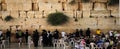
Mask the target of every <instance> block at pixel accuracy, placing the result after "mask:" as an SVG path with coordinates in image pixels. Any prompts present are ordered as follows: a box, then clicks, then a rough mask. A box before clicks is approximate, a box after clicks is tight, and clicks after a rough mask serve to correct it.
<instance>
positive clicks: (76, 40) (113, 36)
mask: <svg viewBox="0 0 120 49" xmlns="http://www.w3.org/2000/svg"><path fill="white" fill-rule="evenodd" d="M15 35H16V39H17V40H18V43H19V45H21V43H23V42H22V41H23V40H24V39H23V38H25V43H26V44H27V45H28V46H29V47H30V44H32V43H33V44H34V47H38V46H39V43H41V44H40V46H41V45H42V46H44V47H47V46H50V47H52V46H53V44H54V42H55V41H59V40H60V39H62V40H63V41H64V42H67V43H68V44H69V46H70V47H73V48H75V49H86V48H91V49H95V48H96V47H100V48H102V49H111V48H112V47H117V46H120V34H119V32H118V31H108V33H107V34H105V33H103V32H102V30H100V29H97V30H96V34H92V31H91V30H90V28H88V29H87V30H86V31H83V30H82V29H80V30H79V29H76V31H74V32H73V33H69V34H68V33H66V32H64V31H63V32H59V31H58V30H57V29H56V30H55V31H53V32H51V31H50V30H48V31H47V30H45V29H44V30H42V32H41V34H40V32H39V31H38V30H35V31H33V33H32V34H30V33H29V30H26V31H25V32H23V31H22V30H16V34H15ZM6 39H7V40H9V42H11V31H10V30H8V29H7V31H6V33H5V35H3V32H2V30H0V44H1V43H2V42H1V41H2V40H6Z"/></svg>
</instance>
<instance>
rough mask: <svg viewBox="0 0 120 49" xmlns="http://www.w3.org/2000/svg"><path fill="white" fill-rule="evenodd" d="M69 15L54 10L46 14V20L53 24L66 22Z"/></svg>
mask: <svg viewBox="0 0 120 49" xmlns="http://www.w3.org/2000/svg"><path fill="white" fill-rule="evenodd" d="M68 20H69V17H68V16H66V15H65V14H63V13H60V12H56V13H51V14H49V15H48V18H47V22H48V23H49V24H51V25H53V26H57V25H62V24H65V23H67V22H68Z"/></svg>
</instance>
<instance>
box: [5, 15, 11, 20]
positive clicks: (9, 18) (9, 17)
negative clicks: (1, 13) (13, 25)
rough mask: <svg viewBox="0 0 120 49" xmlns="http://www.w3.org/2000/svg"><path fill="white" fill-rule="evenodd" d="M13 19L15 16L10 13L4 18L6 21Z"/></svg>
mask: <svg viewBox="0 0 120 49" xmlns="http://www.w3.org/2000/svg"><path fill="white" fill-rule="evenodd" d="M12 19H13V17H12V16H10V15H9V16H6V17H5V18H4V20H5V21H11V20H12Z"/></svg>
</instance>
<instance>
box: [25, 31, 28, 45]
mask: <svg viewBox="0 0 120 49" xmlns="http://www.w3.org/2000/svg"><path fill="white" fill-rule="evenodd" d="M25 42H26V43H28V30H26V32H25Z"/></svg>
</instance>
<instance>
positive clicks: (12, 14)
mask: <svg viewBox="0 0 120 49" xmlns="http://www.w3.org/2000/svg"><path fill="white" fill-rule="evenodd" d="M10 15H11V16H12V17H14V18H19V13H18V11H10Z"/></svg>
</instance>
